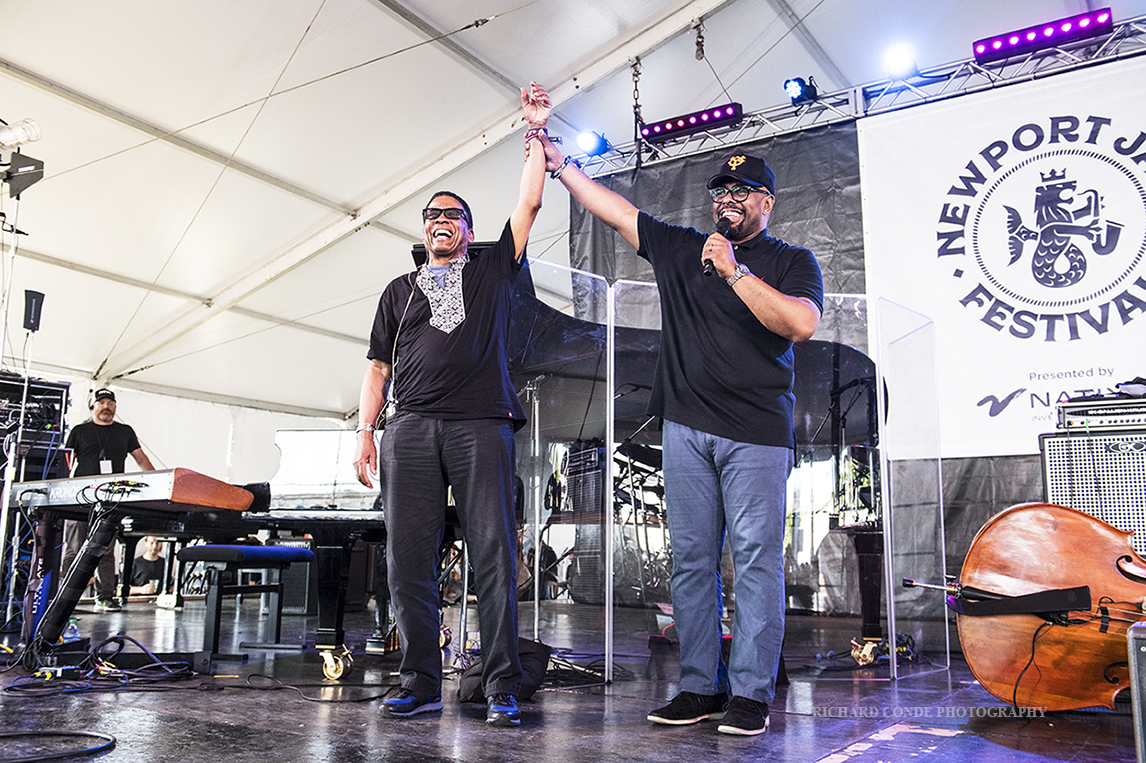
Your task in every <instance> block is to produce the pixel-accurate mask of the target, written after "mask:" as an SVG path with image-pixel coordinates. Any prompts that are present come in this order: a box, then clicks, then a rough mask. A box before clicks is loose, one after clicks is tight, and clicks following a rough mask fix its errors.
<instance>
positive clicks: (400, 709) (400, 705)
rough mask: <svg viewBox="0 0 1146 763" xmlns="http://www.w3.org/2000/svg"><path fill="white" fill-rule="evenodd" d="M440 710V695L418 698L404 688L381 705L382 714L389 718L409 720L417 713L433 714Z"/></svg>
mask: <svg viewBox="0 0 1146 763" xmlns="http://www.w3.org/2000/svg"><path fill="white" fill-rule="evenodd" d="M441 709H442V695H441V694H439V695H437V696H435V697H427V698H425V699H422V698H419V697H418V695H417V694H415V693H414V692H412V691H410V690H409V689H407V688H406V687H404V686H403V687H402V688H401V689H399V690H398V693H397V694H395V695H394V696H393V697H390V698H389V699H387V700H386V701H385V702H383V703H382V712H384V713H385V714H386V715H388V716H390V717H391V718H409V717H410V716H412V715H418V714H419V713H434V712H437V711H439V710H441Z"/></svg>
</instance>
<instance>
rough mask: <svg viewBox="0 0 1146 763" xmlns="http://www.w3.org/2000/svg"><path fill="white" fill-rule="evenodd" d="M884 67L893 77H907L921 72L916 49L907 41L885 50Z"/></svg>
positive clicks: (889, 75) (888, 74)
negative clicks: (916, 58)
mask: <svg viewBox="0 0 1146 763" xmlns="http://www.w3.org/2000/svg"><path fill="white" fill-rule="evenodd" d="M883 68H884V71H886V72H887V76H888V77H890V78H891V79H900V80H902V79H907V78H908V77H911V76H913V75H915V74H918V73H919V67H918V66H917V64H916V63H915V50H914V49H913V48H912V47H911V46H910V45H908V44H907V43H905V42H899V43H896V44H895V45H892V46H891V47H889V48H887V50H885V51H884V52H883Z"/></svg>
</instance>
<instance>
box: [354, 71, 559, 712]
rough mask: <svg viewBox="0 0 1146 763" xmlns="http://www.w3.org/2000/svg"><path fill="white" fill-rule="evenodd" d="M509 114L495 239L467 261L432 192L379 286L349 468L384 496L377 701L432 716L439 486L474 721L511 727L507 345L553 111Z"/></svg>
mask: <svg viewBox="0 0 1146 763" xmlns="http://www.w3.org/2000/svg"><path fill="white" fill-rule="evenodd" d="M521 105H522V110H523V112H524V115H525V118H526V120H527V121H528V122H529V129H528V130H527V131H526V133H525V141H526V160H525V168H524V170H523V171H522V176H521V186H520V189H519V194H518V200H517V206H516V207H514V209H513V212H512V213H511V214H510V216H509V222H508V223H506V225H505V228H504V229H503V230H502V233H501V237H500V239H499V240H498V242H497V243H496V244H495V245H494V246H492V247H491V248H489V249H487V250H484V251H481V252H475V253H470V252H469V251H468V248H469V245H470V243H472V242H473V240H474V230H473V215H472V213H471V212H470V207H469V205H468V204H467V203H466V202H465V201H464V200H463V199H462V197H461V196H458V195H457V194H455V193H453V192H451V191H439V192H438V193H435V194H434V195H433V196H432V197H430V200H429V203H428V204H427V205H426V208H425V209H423V210H422V240H423V242H424V243H425V245H426V255H427V260H426V263H425V265H424V266H422V267H421V268H419V269H418V270H416V271H415V272H413V273H410V274H408V275H405V276H402V277H400V278H396V279H395V280H394V281H392V282H391V283H390V285H389V286H387V287H386V290H385V292H384V293H383V294H382V297H381V299H380V300H379V302H378V310H377V313H376V315H375V318H374V327H373V330H372V331H371V334H370V350H369V352H368V354H367V357H368V358H369V360H370V365H369V366H368V368H367V371H366V377H365V378H364V379H363V382H362V392H361V396H360V399H359V422H360V423H359V425H358V435H357V445H356V448H355V457H354V467H355V470H356V472H357V476H358V479H359V481H360V482H362V484H364V485H366V486H367V487H373V483H372V482H371V475H378V477H379V481H380V482H381V483H382V486H383V488H382V489H383V492H384V496H385V512H386V530H387V539H386V554H387V572H388V578H389V587H390V596H391V602H392V604H393V607H394V618H395V621H396V623H397V626H398V638H399V641H400V642H401V645H402V664H401V667H400V675H401V687H400V689H399V690H398V692H397V694H396V695H395V696H393V697H390V698H388V699H387V700H386V701H385V702H384V703H383V711H384V712H385V714H386V715H388V716H390V717H393V718H408V717H411V716H415V715H419V714H422V713H429V712H436V711H440V710H441V709H442V652H441V649H440V648H439V646H438V639H439V625H440V622H441V620H440V612H439V602H440V595H439V592H438V588H437V574H438V558H439V546H440V542H441V538H442V533H443V530H444V527H445V511H446V491H447V487H449V488H452V491H453V497H454V503H455V505H456V508H457V513H458V520H459V521H460V523H461V527H462V532H463V534H464V536H465V539H466V544H467V550H468V553H469V559H470V563H471V564H472V566H473V569H474V581H475V585H476V588H477V598H478V618H479V621H480V627H481V636H482V639H481V640H482V687H483V691H484V693H485V696H486V703H487V704H486V721H487V723H489V724H490V725H492V726H505V727H513V726H518V725H520V723H521V714H520V710H519V709H518V706H517V700H516V696H517V694H518V693H519V690H520V685H521V679H522V671H521V661H520V658H519V656H518V648H517V570H516V552H517V542H516V541H517V522H516V517H515V514H514V508H513V486H514V483H515V467H516V464H515V461H516V459H515V453H514V432H515V431H516V430H517V429H519V428H520V427H521V426H522V425H523V424H524V423H525V413H524V410H523V409H522V407H521V403H520V401H519V400H518V397H517V393H516V392H515V390H514V388H513V385H512V384H511V383H510V380H509V368H508V353H507V343H508V333H509V310H510V294H511V291H512V288H513V281H514V279H516V278H517V274H518V273H519V272H520V271H521V267H522V262H523V260H524V257H525V242H526V239H527V238H528V237H529V231H530V228H531V227H532V226H533V221H534V219H535V218H536V216H537V212H538V210H540V209H541V191H542V187H543V186H544V183H545V156H544V152H543V150H542V149H541V147H540V145H539V144H538V142H537V139H538V137H539V136H540V135H542V134H544V129H545V124H546V121H547V120H548V118H549V112H550V108H551V104H550V100H549V96H548V94H547V93H546V92H545V90H544V88H542V87H541V86H540V85H537V84H535V83H531V85H530V88H529V89H528V90H526V89H525V88H522V91H521ZM531 148H533V149H534V150H530V149H531ZM388 383H389V384H390V390H389V402H390V404H391V405H393V406H394V407H395V408H394V409H395V412H394V413H393V414H391V415H388V416H387V417H386V421H385V433H384V434H383V436H382V438H381V446H380V448H379V447H377V446H376V443H375V432H374V430H375V421H376V419H377V417H378V414H379V412H380V411H382V409H383V404H384V402H385V401H386V400H387V397H386V394H385V393H386V390H387V384H388ZM379 468H380V471H379Z"/></svg>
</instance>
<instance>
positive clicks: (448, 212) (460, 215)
mask: <svg viewBox="0 0 1146 763" xmlns="http://www.w3.org/2000/svg"><path fill="white" fill-rule="evenodd" d="M733 198H735V197H733ZM441 215H445V216H446V219H447V220H465V218H466V211H465V210H464V209H458V208H457V207H446V208H445V209H440V208H439V207H426V208H425V209H423V210H422V219H423V220H437V219H438V217H440V216H441Z"/></svg>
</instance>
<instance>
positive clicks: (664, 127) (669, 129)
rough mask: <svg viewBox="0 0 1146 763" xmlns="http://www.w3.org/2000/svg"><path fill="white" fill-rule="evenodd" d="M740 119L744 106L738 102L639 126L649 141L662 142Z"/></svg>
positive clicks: (643, 136)
mask: <svg viewBox="0 0 1146 763" xmlns="http://www.w3.org/2000/svg"><path fill="white" fill-rule="evenodd" d="M742 119H744V108H743V107H742V106H741V105H740V104H739V103H726V104H724V105H723V106H713V107H712V108H709V109H704V110H703V111H694V112H692V113H691V114H685V115H683V116H679V117H673V118H672V119H661V120H659V121H657V122H647V123H646V124H645V125H644V126H643V127H641V137H642V138H643V139H644V140H646V141H648V142H649V143H663V142H664V141H666V140H672V139H673V138H678V137H681V136H683V135H691V134H692V133H694V132H700V131H701V130H708V129H711V128H713V127H727V126H729V125H734V124H737V123H739V122H740V121H741V120H742Z"/></svg>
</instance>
